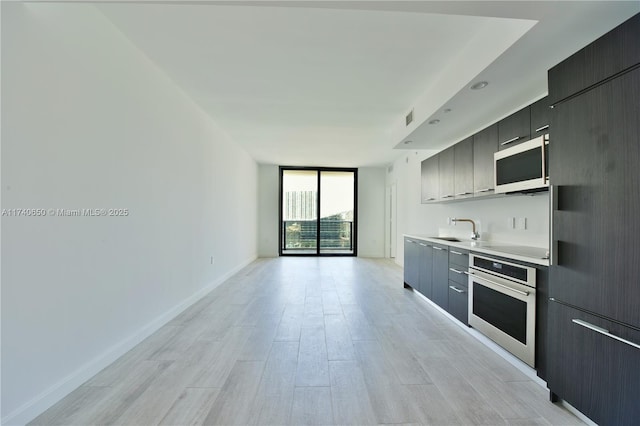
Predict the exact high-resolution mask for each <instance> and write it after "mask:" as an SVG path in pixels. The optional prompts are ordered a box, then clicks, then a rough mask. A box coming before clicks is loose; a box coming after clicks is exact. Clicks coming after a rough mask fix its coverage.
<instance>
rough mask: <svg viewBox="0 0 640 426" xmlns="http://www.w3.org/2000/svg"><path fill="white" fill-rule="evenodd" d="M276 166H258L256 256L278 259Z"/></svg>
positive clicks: (278, 189) (277, 179)
mask: <svg viewBox="0 0 640 426" xmlns="http://www.w3.org/2000/svg"><path fill="white" fill-rule="evenodd" d="M278 173H279V169H278V166H274V165H271V164H260V165H259V166H258V256H260V257H278V229H279V228H278V200H279V196H280V195H279V191H280V182H279V179H280V177H279V175H278Z"/></svg>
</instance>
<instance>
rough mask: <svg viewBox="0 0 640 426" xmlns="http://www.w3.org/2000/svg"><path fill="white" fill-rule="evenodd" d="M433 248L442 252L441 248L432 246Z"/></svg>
mask: <svg viewBox="0 0 640 426" xmlns="http://www.w3.org/2000/svg"><path fill="white" fill-rule="evenodd" d="M433 248H434V249H436V250H444V249H443V248H440V247H436V246H433Z"/></svg>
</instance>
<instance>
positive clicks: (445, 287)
mask: <svg viewBox="0 0 640 426" xmlns="http://www.w3.org/2000/svg"><path fill="white" fill-rule="evenodd" d="M431 296H432V297H431V300H433V301H434V302H435V303H437V304H438V305H439V306H440V307H442V308H444V309H445V310H446V309H448V307H449V251H448V247H447V246H438V245H435V244H434V245H433V284H432V289H431Z"/></svg>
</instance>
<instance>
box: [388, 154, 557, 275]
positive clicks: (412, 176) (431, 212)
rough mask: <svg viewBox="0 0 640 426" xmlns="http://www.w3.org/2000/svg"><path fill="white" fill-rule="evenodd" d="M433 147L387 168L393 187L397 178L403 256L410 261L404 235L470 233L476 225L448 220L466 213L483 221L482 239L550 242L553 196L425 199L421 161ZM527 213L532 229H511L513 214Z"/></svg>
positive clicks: (400, 258) (398, 258)
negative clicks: (433, 201) (430, 201)
mask: <svg viewBox="0 0 640 426" xmlns="http://www.w3.org/2000/svg"><path fill="white" fill-rule="evenodd" d="M433 153H434V152H433V151H417V152H416V151H407V152H406V154H404V155H402V156H401V157H400V158H398V159H397V160H396V161H395V162H394V163H393V172H391V173H387V186H388V185H390V184H391V183H393V182H397V187H398V215H397V219H398V222H397V238H396V244H397V256H396V263H398V264H400V265H402V264H403V262H404V260H403V256H404V250H403V234H405V233H409V234H420V235H433V236H438V235H442V236H445V235H446V236H453V237H463V238H468V237H469V235H470V234H471V225H470V224H468V223H459V224H457V225H448V224H447V218H448V217H466V218H471V219H473V220H475V221H477V222H479V228H480V229H479V231H480V234H481V239H482V240H486V241H498V242H503V243H507V244H514V245H527V246H534V247H548V244H549V195H548V192H542V193H539V194H537V195H533V196H530V195H509V196H505V197H503V198H491V199H482V200H479V199H478V200H473V199H472V200H468V201H466V200H465V201H459V202H451V203H442V204H421V203H420V200H421V181H420V163H421V161H422V160H424V159H425V158H427V157H430V156H431V155H433ZM508 217H515V218H526V219H527V229H526V230H520V229H511V228H509V227H508V225H507V218H508Z"/></svg>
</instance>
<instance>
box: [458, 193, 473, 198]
mask: <svg viewBox="0 0 640 426" xmlns="http://www.w3.org/2000/svg"><path fill="white" fill-rule="evenodd" d="M471 194H473V192H459V193H457V194H456V197H457V196H460V195H471Z"/></svg>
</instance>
